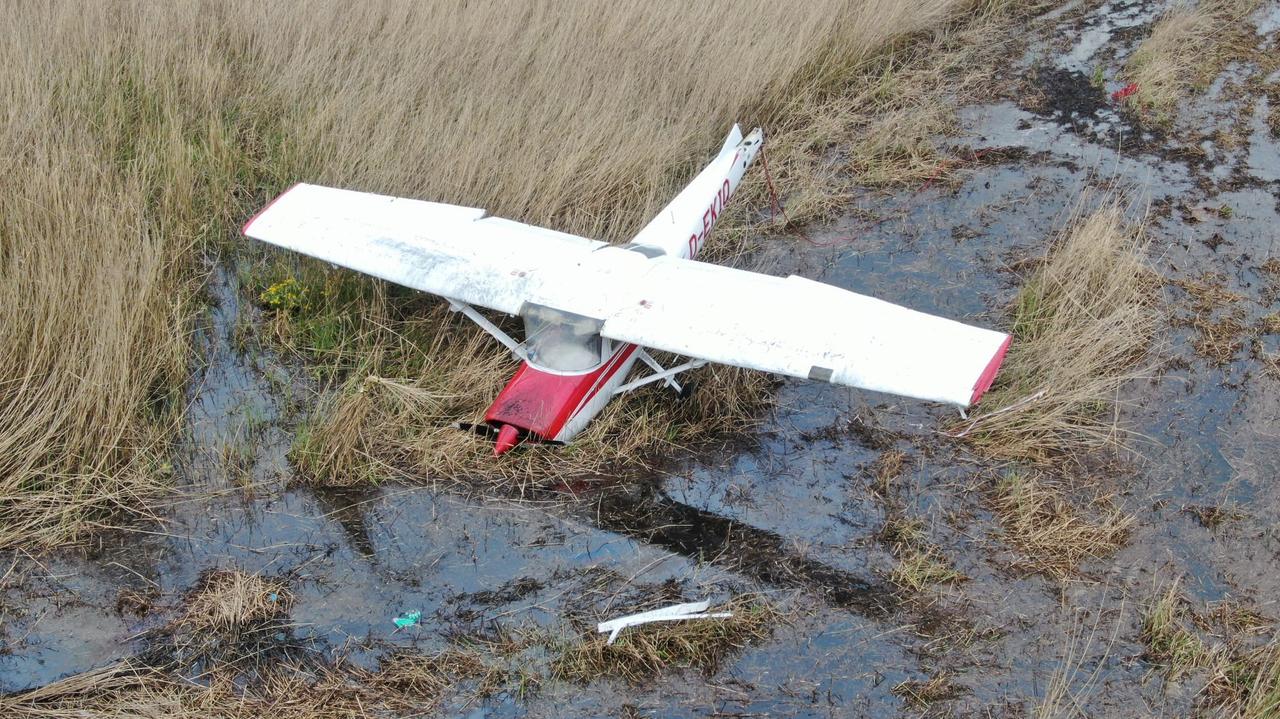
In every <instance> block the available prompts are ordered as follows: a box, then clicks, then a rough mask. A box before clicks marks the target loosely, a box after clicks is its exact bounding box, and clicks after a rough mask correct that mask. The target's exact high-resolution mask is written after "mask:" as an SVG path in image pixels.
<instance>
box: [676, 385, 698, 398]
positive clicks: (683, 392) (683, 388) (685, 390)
mask: <svg viewBox="0 0 1280 719" xmlns="http://www.w3.org/2000/svg"><path fill="white" fill-rule="evenodd" d="M694 389H695V387H694V384H693V382H685V383H684V384H682V385H680V392H679V393H678V395H677V396H678V397H680V399H689V398H690V397H692V396H693V390H694Z"/></svg>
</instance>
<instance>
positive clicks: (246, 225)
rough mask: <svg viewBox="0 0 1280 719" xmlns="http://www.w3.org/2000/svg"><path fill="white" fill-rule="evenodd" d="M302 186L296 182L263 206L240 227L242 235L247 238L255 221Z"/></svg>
mask: <svg viewBox="0 0 1280 719" xmlns="http://www.w3.org/2000/svg"><path fill="white" fill-rule="evenodd" d="M301 184H302V183H301V182H295V183H294V184H293V186H292V187H290V188H289V189H287V190H285V191H284V192H281V193H280V194H279V195H277V196H276V198H275V199H274V200H272V201H271V202H268V203H267V204H265V205H263V206H262V209H261V210H258V211H257V212H255V213H253V217H250V218H249V219H248V220H245V223H244V224H243V225H241V226H240V234H242V235H246V236H247V235H248V234H249V225H252V224H253V221H254V220H256V219H258V218H259V217H262V213H264V212H266V211H267V210H270V209H271V206H272V205H274V204H276V203H277V202H279V201H280V200H281V198H283V197H284V196H285V195H287V194H289V193H290V192H293V191H294V190H295V189H297V187H298V185H301Z"/></svg>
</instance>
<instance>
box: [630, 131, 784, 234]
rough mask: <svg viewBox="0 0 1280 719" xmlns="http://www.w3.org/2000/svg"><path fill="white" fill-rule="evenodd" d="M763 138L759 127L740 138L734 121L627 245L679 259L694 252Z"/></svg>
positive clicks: (714, 221) (721, 210)
mask: <svg viewBox="0 0 1280 719" xmlns="http://www.w3.org/2000/svg"><path fill="white" fill-rule="evenodd" d="M763 142H764V132H763V131H761V130H760V128H758V127H757V128H756V129H754V130H752V131H751V134H749V135H747V136H746V137H745V138H744V137H743V136H742V130H741V129H739V128H738V126H737V125H734V126H733V129H732V130H731V131H730V132H729V135H728V137H726V138H725V141H724V145H723V146H721V148H720V154H718V155H716V158H715V159H714V160H712V161H711V164H709V165H707V167H706V168H705V169H703V170H702V172H700V173H698V176H697V177H695V178H693V181H692V182H690V183H689V185H688V186H687V187H685V188H684V189H683V190H681V191H680V194H678V195H676V197H675V199H673V200H672V201H671V202H670V203H669V204H668V205H667V206H666V207H664V208H662V211H661V212H659V213H658V214H657V215H656V216H655V217H654V218H653V220H652V221H650V222H649V224H647V225H645V227H644V229H643V230H640V233H639V234H637V235H636V236H635V237H634V238H633V239H632V240H631V243H630V246H639V247H643V248H646V249H649V250H651V251H653V254H663V255H670V256H672V257H680V258H683V259H692V258H694V257H695V256H697V254H698V250H700V249H702V246H703V245H704V244H705V243H706V241H707V236H708V235H710V234H711V228H713V227H714V226H715V224H716V220H717V219H719V217H720V215H721V214H722V213H723V212H724V208H725V205H727V204H728V203H729V198H730V197H732V196H733V193H734V192H735V191H736V190H737V189H738V185H739V183H741V182H742V176H743V174H744V173H746V171H747V168H748V167H750V166H751V163H752V161H754V160H755V158H756V154H757V153H759V152H760V146H761V144H762V143H763ZM646 254H648V253H646Z"/></svg>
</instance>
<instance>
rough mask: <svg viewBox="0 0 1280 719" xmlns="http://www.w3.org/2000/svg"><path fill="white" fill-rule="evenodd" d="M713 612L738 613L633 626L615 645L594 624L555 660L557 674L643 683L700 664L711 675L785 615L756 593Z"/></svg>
mask: <svg viewBox="0 0 1280 719" xmlns="http://www.w3.org/2000/svg"><path fill="white" fill-rule="evenodd" d="M712 611H727V612H733V616H732V617H730V618H727V619H695V620H691V621H682V622H657V623H654V624H646V625H642V626H639V627H631V628H629V629H625V630H623V632H622V634H620V635H619V636H618V639H617V640H616V641H615V642H614V643H613V644H609V643H608V635H607V634H599V633H596V632H595V627H594V626H593V627H591V628H590V633H588V634H587V635H585V636H582V637H580V638H578V639H577V640H575V641H572V642H571V643H569V644H568V645H567V646H565V647H563V648H562V649H561V651H560V654H559V656H558V657H557V658H556V660H555V661H554V663H553V664H552V667H551V672H552V675H553V676H554V677H555V678H557V679H566V680H569V681H578V682H589V681H593V680H595V679H598V678H600V677H602V676H614V677H619V678H622V679H626V680H627V681H630V682H639V681H642V680H645V679H649V678H651V677H653V676H655V675H657V674H659V673H661V672H663V671H665V670H668V669H676V668H685V669H687V668H696V669H700V670H702V671H704V672H708V673H711V672H715V671H716V670H717V669H719V667H720V666H721V664H722V663H723V662H724V660H725V659H726V658H728V657H729V655H731V654H733V653H734V652H736V651H737V650H739V649H742V648H743V647H745V646H746V645H747V644H748V643H750V642H753V641H760V640H763V639H766V638H768V636H769V635H770V633H771V632H772V630H773V625H775V624H776V623H777V622H778V621H779V620H780V618H781V615H779V613H778V611H777V610H776V609H774V608H773V606H772V605H770V604H768V603H767V602H765V601H763V600H761V599H759V598H756V597H735V598H734V599H732V600H730V601H728V602H725V603H724V604H719V605H716V606H714V607H712ZM613 613H614V614H616V615H623V614H626V613H627V612H626V611H625V610H615V611H614V612H613Z"/></svg>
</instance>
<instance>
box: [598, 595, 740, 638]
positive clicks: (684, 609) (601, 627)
mask: <svg viewBox="0 0 1280 719" xmlns="http://www.w3.org/2000/svg"><path fill="white" fill-rule="evenodd" d="M710 606H711V602H688V603H685V604H676V605H673V606H670V607H663V608H662V609H654V610H652V611H648V612H641V613H639V614H631V615H628V616H625V617H618V618H617V619H610V620H609V621H607V622H600V623H599V624H597V625H596V631H598V632H600V633H601V634H603V633H604V632H609V641H608V643H609V644H613V641H614V640H615V639H617V638H618V633H619V632H621V631H622V630H623V629H626V628H627V627H636V626H640V625H641V624H649V623H650V622H678V621H681V620H684V619H728V618H729V617H732V616H733V612H707V608H708V607H710Z"/></svg>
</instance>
